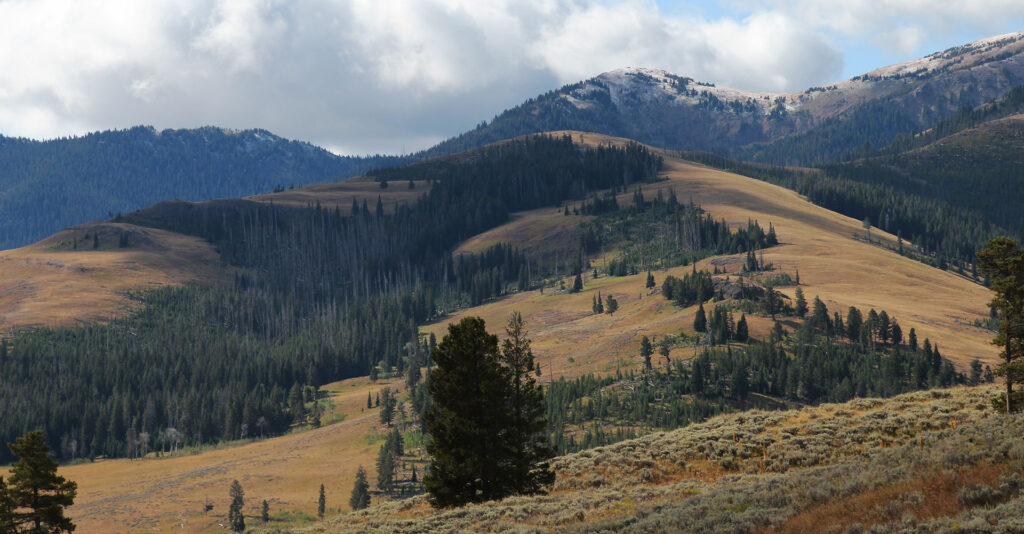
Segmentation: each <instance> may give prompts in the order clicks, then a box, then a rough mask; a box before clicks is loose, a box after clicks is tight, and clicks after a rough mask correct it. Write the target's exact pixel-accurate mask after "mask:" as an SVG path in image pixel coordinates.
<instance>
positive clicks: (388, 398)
mask: <svg viewBox="0 0 1024 534" xmlns="http://www.w3.org/2000/svg"><path fill="white" fill-rule="evenodd" d="M380 402H381V404H380V424H382V425H385V426H388V427H390V426H391V422H392V421H394V420H395V406H396V405H397V404H398V399H397V398H395V394H394V392H393V391H391V388H384V391H383V395H382V396H381V399H380Z"/></svg>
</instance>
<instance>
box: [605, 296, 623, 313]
mask: <svg viewBox="0 0 1024 534" xmlns="http://www.w3.org/2000/svg"><path fill="white" fill-rule="evenodd" d="M618 310H619V301H617V300H615V297H613V296H611V295H608V297H606V298H605V305H604V311H605V312H606V313H608V315H614V314H615V312H617V311H618Z"/></svg>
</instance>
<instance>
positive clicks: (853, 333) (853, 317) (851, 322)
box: [846, 306, 864, 342]
mask: <svg viewBox="0 0 1024 534" xmlns="http://www.w3.org/2000/svg"><path fill="white" fill-rule="evenodd" d="M863 324H864V316H862V315H861V313H860V310H858V309H857V308H854V307H853V306H850V309H849V310H847V311H846V338H847V339H849V340H850V341H854V342H856V341H857V340H858V339H860V329H861V326H863Z"/></svg>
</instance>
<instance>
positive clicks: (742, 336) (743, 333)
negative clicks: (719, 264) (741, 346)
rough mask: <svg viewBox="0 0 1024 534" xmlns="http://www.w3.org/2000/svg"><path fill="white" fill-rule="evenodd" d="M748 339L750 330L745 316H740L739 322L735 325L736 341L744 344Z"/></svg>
mask: <svg viewBox="0 0 1024 534" xmlns="http://www.w3.org/2000/svg"><path fill="white" fill-rule="evenodd" d="M748 339H750V329H749V328H748V327H747V314H745V313H744V314H742V315H740V320H739V322H738V323H736V341H739V342H740V343H746V342H747V340H748Z"/></svg>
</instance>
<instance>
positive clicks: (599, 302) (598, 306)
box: [594, 291, 604, 313]
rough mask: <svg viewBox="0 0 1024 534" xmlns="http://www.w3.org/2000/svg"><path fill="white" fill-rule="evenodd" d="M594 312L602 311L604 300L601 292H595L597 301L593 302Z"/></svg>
mask: <svg viewBox="0 0 1024 534" xmlns="http://www.w3.org/2000/svg"><path fill="white" fill-rule="evenodd" d="M594 313H604V301H603V300H602V299H601V292H600V291H598V292H597V302H596V304H595V308H594Z"/></svg>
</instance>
